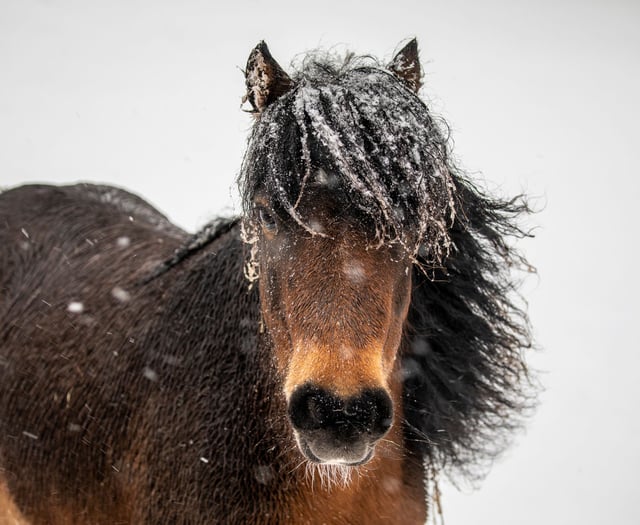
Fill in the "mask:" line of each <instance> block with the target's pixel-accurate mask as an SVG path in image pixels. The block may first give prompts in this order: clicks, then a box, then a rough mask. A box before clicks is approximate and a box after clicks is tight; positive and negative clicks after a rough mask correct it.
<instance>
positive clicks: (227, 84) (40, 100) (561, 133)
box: [0, 0, 640, 525]
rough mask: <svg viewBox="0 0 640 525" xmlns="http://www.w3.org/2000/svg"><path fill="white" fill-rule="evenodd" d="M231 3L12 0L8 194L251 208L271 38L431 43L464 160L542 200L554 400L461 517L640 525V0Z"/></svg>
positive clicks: (290, 51) (431, 85)
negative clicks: (258, 78)
mask: <svg viewBox="0 0 640 525" xmlns="http://www.w3.org/2000/svg"><path fill="white" fill-rule="evenodd" d="M224 5H225V7H224V9H222V8H220V7H216V4H215V3H214V2H211V1H209V0H203V1H200V2H198V1H190V0H189V1H172V2H169V1H159V0H155V1H141V0H140V1H138V0H126V1H125V0H121V1H115V0H111V1H108V2H107V1H103V2H97V1H86V0H82V1H80V0H79V1H55V0H47V1H45V0H43V1H39V2H36V1H33V0H0V145H1V146H0V186H5V187H8V186H13V185H17V184H22V183H25V182H31V181H46V182H54V183H67V182H73V181H79V180H85V181H101V182H106V183H111V184H115V185H118V186H121V187H125V188H128V189H130V190H132V191H134V192H136V193H138V194H139V195H141V196H143V197H145V198H147V199H148V200H149V201H150V202H151V203H153V204H154V205H155V206H157V207H158V208H159V209H160V210H162V211H164V212H165V213H166V214H168V215H169V217H170V218H171V219H172V220H173V221H174V222H176V223H177V224H179V225H180V226H182V227H184V228H187V229H189V230H194V229H196V228H197V227H198V226H200V225H202V224H203V223H204V222H205V221H206V220H208V219H210V218H212V217H214V216H215V215H218V214H221V213H226V214H228V213H233V212H234V211H233V206H234V202H237V197H236V194H237V192H236V189H235V184H234V180H235V177H236V174H237V171H238V169H239V167H240V162H241V159H242V154H243V151H244V147H245V144H246V136H247V131H248V129H249V127H250V124H251V119H250V117H249V116H248V115H247V114H245V113H243V112H242V111H241V110H240V97H241V96H242V93H243V82H244V80H243V77H242V74H241V72H240V69H241V68H242V67H244V64H245V62H246V59H247V56H248V54H249V52H250V50H251V49H252V48H253V47H254V46H255V44H256V43H257V42H258V41H259V40H261V39H265V40H266V41H267V43H268V44H269V47H270V49H271V51H272V53H273V54H274V56H275V58H276V59H277V60H278V61H279V62H280V63H281V64H282V65H287V64H288V63H289V62H290V61H291V60H292V59H293V58H294V57H295V55H296V54H298V53H301V52H304V51H306V50H309V49H313V48H316V47H318V46H322V47H329V46H334V45H343V46H344V45H347V46H348V47H349V48H351V49H353V50H355V51H357V52H360V53H370V54H374V55H377V56H380V57H387V58H391V56H392V54H393V51H394V49H396V48H397V45H398V44H399V42H401V41H402V40H404V39H406V38H407V37H412V36H416V37H417V38H418V42H419V45H420V49H421V57H422V62H423V66H424V70H425V73H426V77H425V87H424V88H423V96H424V98H425V99H426V100H427V101H428V102H429V104H430V106H431V107H432V108H433V109H434V111H435V112H436V113H437V114H439V115H441V116H444V117H445V118H446V119H447V120H448V122H449V123H450V125H451V128H452V135H453V138H454V140H455V149H454V151H455V153H456V156H457V158H458V159H459V160H460V162H461V164H462V165H463V166H464V167H465V168H466V169H467V170H469V172H471V173H473V174H474V176H475V177H477V178H478V179H479V180H482V181H485V184H486V185H487V186H488V187H489V188H491V189H492V190H495V191H498V192H501V193H502V194H504V195H508V194H512V193H514V192H518V191H521V190H523V189H524V190H526V191H527V192H529V193H530V194H531V195H533V196H538V197H540V198H539V199H538V200H537V201H535V202H536V203H537V204H538V205H539V208H540V209H541V210H542V211H541V212H540V213H539V214H538V215H536V216H535V217H533V219H532V225H535V226H537V237H536V239H535V240H532V241H527V242H526V243H525V244H524V249H525V252H526V253H527V255H528V257H529V258H530V260H531V262H532V263H533V264H535V265H536V266H537V267H538V270H539V275H538V276H537V277H535V278H533V279H531V280H530V281H529V282H528V283H527V285H526V294H527V297H528V299H529V302H530V312H531V318H532V324H533V327H534V331H535V334H536V337H537V341H538V344H539V346H540V348H541V350H540V351H539V352H538V353H537V354H535V355H534V356H532V363H533V365H534V366H535V367H537V368H538V369H540V370H542V373H541V375H540V378H541V381H542V383H543V384H544V385H545V388H546V390H545V392H544V394H543V395H542V397H541V404H540V407H539V409H538V411H537V413H536V414H535V416H534V417H533V418H532V419H531V420H530V421H529V424H528V429H527V431H526V432H524V433H521V434H519V435H517V436H516V437H515V443H514V446H512V447H511V448H510V449H509V451H508V452H507V453H506V454H505V455H504V456H503V457H502V458H501V459H500V460H499V461H498V462H497V463H496V464H495V465H494V467H493V469H492V471H491V472H490V473H489V475H488V477H487V478H486V479H485V480H484V482H483V483H482V484H481V485H480V486H479V488H478V489H477V490H471V489H469V488H468V487H466V488H464V489H463V491H462V492H459V491H457V490H456V489H455V488H453V487H452V486H450V485H445V486H444V487H443V491H444V494H443V506H444V511H445V520H446V523H447V525H466V524H473V525H483V524H491V525H518V524H527V525H529V524H530V525H534V524H535V525H539V524H541V523H545V524H557V525H564V524H581V525H592V524H593V525H596V524H597V525H601V524H605V523H615V524H616V525H625V524H629V525H631V524H634V525H635V524H637V523H639V522H640V511H639V510H638V506H637V502H638V499H639V498H640V488H639V487H640V484H639V482H638V472H640V446H639V445H638V442H639V430H640V423H639V417H638V416H639V410H638V402H639V401H640V399H639V398H640V396H639V393H638V392H639V388H638V380H637V375H638V370H640V348H639V345H638V341H637V333H638V330H636V324H635V323H637V322H638V314H639V313H640V312H639V311H638V307H637V302H638V301H637V297H638V294H639V292H640V286H639V285H638V277H637V276H638V269H637V261H638V250H637V244H638V241H639V236H638V218H637V217H638V207H639V204H640V191H639V190H640V184H639V183H638V166H639V165H640V162H639V160H640V158H639V157H640V153H639V152H640V147H639V140H638V139H639V133H638V126H639V123H640V106H639V103H638V94H639V93H640V70H639V62H640V60H639V58H640V57H639V55H640V30H639V27H640V2H637V1H632V0H627V1H622V0H617V1H616V0H609V1H604V0H602V1H589V0H585V1H575V2H561V1H553V2H552V1H549V2H545V1H539V2H524V1H523V2H518V1H510V0H494V1H489V2H482V1H475V2H472V1H467V2H461V1H456V0H447V1H428V0H421V1H413V2H411V1H404V0H394V1H393V2H376V1H374V0H370V1H369V2H366V3H365V2H362V3H356V2H349V1H346V0H340V1H335V0H325V1H322V2H312V3H309V4H307V3H304V4H303V3H302V2H299V1H298V2H293V1H292V2H285V1H278V0H273V1H270V2H258V1H255V0H243V1H242V2H231V3H225V4H224ZM236 212H237V210H236Z"/></svg>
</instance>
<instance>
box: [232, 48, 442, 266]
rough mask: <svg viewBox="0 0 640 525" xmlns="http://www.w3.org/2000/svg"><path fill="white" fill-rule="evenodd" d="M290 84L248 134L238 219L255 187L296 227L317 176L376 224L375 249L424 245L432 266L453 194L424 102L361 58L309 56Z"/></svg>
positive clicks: (439, 251)
mask: <svg viewBox="0 0 640 525" xmlns="http://www.w3.org/2000/svg"><path fill="white" fill-rule="evenodd" d="M293 81H294V83H295V84H294V87H293V89H291V90H290V91H289V92H288V93H286V94H285V95H283V96H282V97H281V98H280V99H278V101H277V102H276V103H274V104H273V105H272V106H270V107H269V108H267V110H266V111H264V113H262V114H261V116H260V118H259V120H258V121H257V122H256V124H255V126H254V128H253V131H252V134H251V137H250V139H249V146H248V149H247V153H246V155H245V158H244V162H243V166H242V171H241V179H240V186H241V194H242V196H243V204H244V208H245V212H249V211H250V210H251V207H252V200H253V198H254V196H255V193H256V191H258V190H260V189H262V190H263V191H265V193H267V194H268V195H270V196H271V197H272V198H273V199H274V202H273V203H272V205H273V206H274V208H275V209H276V211H281V212H285V213H287V214H289V215H290V216H291V217H292V218H293V219H295V220H296V221H298V222H300V223H303V219H302V218H301V217H300V216H299V215H298V213H297V210H296V203H297V202H298V201H299V199H300V196H301V193H302V192H303V191H304V189H305V185H306V184H307V183H308V182H309V179H310V178H311V176H312V175H313V173H314V171H315V170H317V169H319V168H320V169H322V170H324V171H325V172H326V173H327V174H328V176H329V177H330V182H331V184H333V185H335V186H337V187H340V188H342V189H344V190H345V191H344V192H343V194H344V195H343V197H344V198H345V199H346V201H347V204H348V205H349V207H350V208H352V209H354V210H358V211H359V212H360V214H361V215H362V216H363V219H367V222H368V223H369V224H373V225H375V227H376V237H377V241H379V242H385V241H386V242H389V241H392V242H393V241H399V242H401V243H402V244H403V245H405V246H406V247H407V248H408V249H409V251H411V252H415V251H416V250H417V248H418V246H420V245H425V246H429V249H430V253H429V256H430V258H431V259H433V261H434V262H436V261H437V262H439V261H440V260H441V259H442V256H443V255H444V254H445V253H446V251H448V249H449V246H450V239H449V235H448V226H450V224H451V222H452V220H453V216H454V212H455V207H454V203H453V196H454V190H455V188H454V183H453V179H452V177H451V175H450V173H449V170H448V169H447V148H446V145H445V141H444V140H443V137H442V135H441V133H440V132H439V130H438V129H437V127H436V124H435V122H434V121H433V119H432V118H431V117H430V116H429V113H428V112H427V110H426V107H425V105H424V103H423V102H422V101H421V100H420V99H419V98H418V97H417V96H416V95H415V94H414V93H412V92H411V91H410V90H409V89H408V87H407V86H405V85H404V84H403V83H401V82H400V81H398V79H397V78H396V77H395V76H394V75H393V74H392V73H391V72H389V71H387V70H385V69H384V68H382V67H380V66H379V65H377V64H376V63H375V62H374V61H373V59H371V58H366V57H354V56H350V55H348V56H347V57H346V59H344V60H340V59H336V58H335V57H331V56H330V55H326V54H320V53H317V54H311V55H307V57H306V59H305V60H304V61H303V62H302V64H301V68H300V69H299V70H298V71H297V72H296V73H295V74H294V75H293ZM247 215H248V217H250V214H249V213H248V214H247ZM249 227H251V224H249Z"/></svg>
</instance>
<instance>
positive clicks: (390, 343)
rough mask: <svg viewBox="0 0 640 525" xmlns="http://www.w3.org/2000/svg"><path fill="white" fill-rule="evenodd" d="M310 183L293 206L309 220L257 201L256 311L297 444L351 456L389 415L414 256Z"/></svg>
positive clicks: (360, 456) (366, 449)
mask: <svg viewBox="0 0 640 525" xmlns="http://www.w3.org/2000/svg"><path fill="white" fill-rule="evenodd" d="M306 193H307V195H306V196H305V198H304V199H302V200H301V202H299V205H298V207H297V211H298V213H299V215H300V217H301V218H302V219H303V221H304V224H306V225H307V226H308V229H307V228H304V227H302V226H301V225H300V224H298V223H297V222H296V221H294V220H293V219H292V218H291V217H290V216H289V215H288V214H283V213H281V214H276V212H274V211H273V209H272V208H271V206H270V205H269V202H268V200H267V199H265V198H264V197H258V198H257V199H256V201H255V205H256V208H255V210H256V211H255V212H256V215H257V220H258V221H259V222H260V229H261V234H260V235H259V240H258V243H259V244H258V253H259V255H258V261H259V265H260V296H261V303H262V311H263V315H264V319H265V322H266V325H267V329H268V330H269V333H270V336H271V339H272V341H273V343H274V346H275V348H274V352H275V356H276V362H277V366H278V368H279V370H280V372H281V374H282V376H283V378H284V381H283V382H284V392H285V396H286V399H287V403H288V411H289V419H290V422H291V425H292V427H293V429H294V435H295V437H296V440H297V443H298V446H299V448H300V450H301V451H302V453H303V454H304V455H305V456H306V457H307V458H308V459H309V460H311V461H314V462H318V463H333V464H343V465H357V464H362V463H364V462H366V461H368V460H369V459H370V458H371V456H372V455H373V451H374V445H375V443H376V441H377V440H378V439H380V438H381V437H382V436H383V435H384V434H385V433H386V432H387V431H388V430H389V428H390V426H391V424H392V421H393V415H394V414H393V412H394V409H393V402H392V395H391V391H392V388H391V387H392V383H393V381H392V372H393V370H394V362H395V359H396V354H397V352H398V347H399V345H400V340H401V335H402V328H403V323H404V320H405V318H406V314H407V310H408V307H409V302H410V295H411V271H410V261H409V258H408V257H407V256H406V254H405V252H404V251H403V250H402V249H400V248H399V247H393V246H391V247H390V246H382V247H379V248H375V247H372V246H373V243H372V239H371V235H370V234H367V232H366V231H363V228H362V226H361V225H359V223H358V221H356V220H354V219H353V218H350V217H349V216H348V214H345V211H344V209H340V208H342V207H343V206H342V205H341V204H340V203H339V202H338V201H336V200H334V199H332V198H331V194H330V192H329V193H327V192H324V193H323V192H322V191H313V190H309V191H307V192H306ZM309 230H311V231H309ZM364 230H366V229H364Z"/></svg>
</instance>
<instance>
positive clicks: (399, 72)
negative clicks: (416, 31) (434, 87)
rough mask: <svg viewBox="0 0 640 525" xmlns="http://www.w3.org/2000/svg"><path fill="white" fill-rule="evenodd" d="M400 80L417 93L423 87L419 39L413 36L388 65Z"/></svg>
mask: <svg viewBox="0 0 640 525" xmlns="http://www.w3.org/2000/svg"><path fill="white" fill-rule="evenodd" d="M387 67H388V68H389V70H390V71H391V72H393V73H394V74H395V75H396V76H397V77H398V78H399V79H400V80H402V81H403V82H404V83H405V84H407V86H409V88H410V89H411V90H412V91H413V92H414V93H417V92H418V91H419V90H420V88H421V87H422V68H421V67H420V59H419V58H418V41H417V40H416V39H415V38H413V39H411V41H410V42H409V43H408V44H406V45H405V46H404V47H403V48H402V49H401V50H400V51H399V52H398V54H396V56H395V57H393V60H392V61H391V63H390V64H389V65H388V66H387Z"/></svg>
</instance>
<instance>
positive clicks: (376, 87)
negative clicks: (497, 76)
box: [241, 40, 452, 465]
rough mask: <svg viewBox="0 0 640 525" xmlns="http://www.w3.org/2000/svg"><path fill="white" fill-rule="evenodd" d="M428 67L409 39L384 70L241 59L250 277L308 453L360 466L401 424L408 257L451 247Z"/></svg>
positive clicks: (317, 60)
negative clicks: (249, 125) (290, 69)
mask: <svg viewBox="0 0 640 525" xmlns="http://www.w3.org/2000/svg"><path fill="white" fill-rule="evenodd" d="M420 71H421V70H420V65H419V62H418V55H417V45H416V42H415V40H413V41H411V42H410V43H409V44H407V45H406V46H405V47H404V48H403V49H402V50H401V51H400V52H399V53H398V54H397V55H396V56H395V58H394V59H393V60H392V61H391V63H390V64H388V65H387V66H386V67H382V66H380V65H379V64H370V63H361V62H355V63H349V59H348V58H347V60H345V61H343V62H342V63H340V62H338V61H336V60H333V61H332V59H330V58H327V57H317V56H316V57H313V58H312V59H307V61H306V63H305V64H303V66H302V68H301V70H300V71H299V72H298V74H297V75H296V76H294V77H293V78H291V77H289V75H287V73H285V72H284V70H283V69H282V68H281V67H280V66H279V65H278V63H277V62H276V61H275V60H274V59H273V57H272V56H271V54H270V53H269V50H268V48H267V47H266V45H265V44H264V43H260V44H259V45H258V46H257V47H256V48H255V49H254V50H253V52H252V53H251V55H250V57H249V60H248V63H247V69H246V72H245V74H246V83H247V94H246V97H245V101H249V102H250V103H251V106H252V111H253V112H254V113H255V115H256V123H255V126H254V129H253V133H252V136H251V139H250V143H249V149H248V152H247V155H246V157H245V161H244V164H243V170H242V175H241V190H242V196H243V200H244V205H245V213H246V217H245V235H246V240H247V241H248V242H249V243H250V244H251V246H252V247H251V252H252V257H251V261H250V262H249V271H248V275H249V277H250V278H251V277H255V278H258V280H259V290H260V297H261V308H262V314H263V318H264V322H265V324H266V328H267V330H268V332H269V335H270V338H271V341H272V344H273V353H274V356H275V360H276V365H277V368H278V370H279V372H280V374H281V376H282V378H283V380H282V386H283V389H284V394H285V397H286V400H287V404H288V414H289V421H290V423H291V425H292V427H293V430H294V435H295V438H296V441H297V444H298V446H299V448H300V450H301V451H302V453H303V454H304V456H305V457H306V458H307V459H309V460H311V461H313V462H317V463H328V464H341V465H358V464H363V463H365V462H367V461H368V460H369V459H370V458H371V457H372V455H373V452H374V447H375V444H376V442H377V441H378V440H379V439H380V438H381V437H382V436H384V435H385V434H386V433H387V431H388V430H389V429H390V427H391V426H392V424H393V422H394V411H395V412H396V413H397V412H398V410H399V406H398V405H399V403H400V396H401V389H400V388H399V387H398V385H399V379H398V377H397V376H398V375H399V371H398V367H397V366H396V362H397V357H398V354H399V349H400V347H401V341H402V335H403V328H404V324H405V321H406V318H407V312H408V309H409V305H410V302H411V288H412V286H411V280H412V266H413V262H414V260H415V254H416V251H417V249H418V247H419V246H421V245H422V244H423V243H424V241H425V239H426V240H428V241H429V247H430V249H431V250H432V252H433V254H434V256H435V255H437V254H438V253H440V252H442V251H443V250H444V249H445V245H446V242H447V233H446V229H447V226H446V224H445V223H446V218H445V217H446V215H447V214H451V213H452V210H451V209H450V208H451V203H452V194H451V187H452V186H451V181H450V180H449V178H448V174H447V172H446V170H445V169H443V164H442V159H441V153H442V151H443V148H441V145H440V144H439V141H440V140H441V139H440V134H439V133H434V130H435V128H434V127H433V124H432V121H431V120H430V118H429V117H428V113H427V112H426V108H425V106H424V104H423V103H422V102H421V101H420V99H419V98H418V97H417V95H416V92H417V90H418V89H419V87H420V76H421V73H420ZM429 212H430V213H429ZM396 415H397V414H396Z"/></svg>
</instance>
